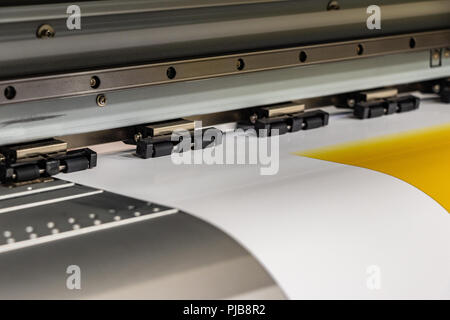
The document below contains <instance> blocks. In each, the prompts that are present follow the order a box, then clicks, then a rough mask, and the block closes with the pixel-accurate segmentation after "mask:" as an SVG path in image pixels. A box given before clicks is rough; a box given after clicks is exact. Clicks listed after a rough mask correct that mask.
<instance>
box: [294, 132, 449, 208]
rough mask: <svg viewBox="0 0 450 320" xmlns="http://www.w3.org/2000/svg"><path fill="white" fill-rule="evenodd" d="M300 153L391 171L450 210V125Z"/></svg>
mask: <svg viewBox="0 0 450 320" xmlns="http://www.w3.org/2000/svg"><path fill="white" fill-rule="evenodd" d="M296 154H297V155H300V156H306V157H310V158H315V159H320V160H327V161H333V162H338V163H342V164H348V165H353V166H358V167H362V168H367V169H372V170H376V171H379V172H383V173H386V174H389V175H391V176H394V177H397V178H399V179H401V180H403V181H405V182H407V183H409V184H411V185H413V186H415V187H417V188H419V189H420V190H422V191H423V192H425V193H426V194H428V195H429V196H430V197H432V198H433V199H434V200H436V201H437V202H439V203H440V204H441V205H442V206H443V207H444V208H445V209H446V210H447V211H450V125H446V126H440V127H433V128H431V129H430V128H429V129H425V130H420V131H414V132H408V133H404V134H399V135H390V136H384V137H380V138H375V139H369V140H363V141H358V142H353V143H348V144H342V145H337V146H332V147H325V148H321V149H316V150H310V151H306V152H298V153H296Z"/></svg>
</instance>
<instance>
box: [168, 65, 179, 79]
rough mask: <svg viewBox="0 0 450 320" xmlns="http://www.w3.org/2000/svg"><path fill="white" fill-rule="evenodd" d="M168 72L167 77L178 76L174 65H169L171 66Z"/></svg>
mask: <svg viewBox="0 0 450 320" xmlns="http://www.w3.org/2000/svg"><path fill="white" fill-rule="evenodd" d="M166 74H167V78H169V79H173V78H175V77H176V75H177V71H176V70H175V68H174V67H169V68H167V72H166Z"/></svg>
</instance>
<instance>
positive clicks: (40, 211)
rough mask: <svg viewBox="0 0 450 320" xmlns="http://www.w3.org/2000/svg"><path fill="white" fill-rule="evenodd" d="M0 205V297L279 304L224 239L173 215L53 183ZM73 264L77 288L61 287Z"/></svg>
mask: <svg viewBox="0 0 450 320" xmlns="http://www.w3.org/2000/svg"><path fill="white" fill-rule="evenodd" d="M0 197H1V198H0V199H1V200H0V211H1V213H0V226H1V234H0V237H1V240H0V287H1V290H0V298H2V299H11V298H21V299H24V298H25V299H28V298H38V299H72V298H95V299H97V298H105V299H119V298H120V299H150V298H153V299H161V298H166V299H174V298H185V299H186V298H203V299H205V298H214V297H215V298H230V297H234V296H239V295H246V294H248V293H249V292H251V293H252V295H253V297H255V296H256V297H258V296H259V297H261V298H283V297H284V294H283V293H282V292H281V290H280V289H279V288H278V287H277V285H275V283H274V282H273V280H272V279H271V277H270V276H269V275H268V274H267V272H266V271H265V270H264V269H263V268H262V267H261V266H260V265H259V263H258V262H256V260H255V259H254V258H253V257H252V256H251V255H249V254H248V252H247V251H245V250H244V249H243V248H242V247H241V246H240V245H238V244H237V243H236V242H235V241H234V240H232V239H231V238H229V237H228V236H226V235H225V234H224V233H223V232H221V231H219V230H218V229H216V228H214V227H212V226H210V225H208V224H207V223H205V222H202V221H200V220H198V219H196V218H193V217H192V216H190V215H187V214H185V213H181V212H179V211H178V210H177V209H173V208H169V207H167V206H161V205H158V204H154V203H149V202H147V201H141V200H137V199H133V198H129V197H125V196H121V195H118V194H113V193H110V192H106V191H103V190H100V189H93V188H89V187H85V186H81V185H76V184H73V183H70V182H65V181H62V180H55V181H53V182H47V183H42V184H34V185H33V186H32V187H31V186H24V187H18V188H15V189H9V188H6V187H1V188H0ZM21 203H22V204H25V205H26V207H23V206H22V207H21V205H20V204H21ZM73 265H76V266H78V267H79V268H80V270H81V272H82V279H83V280H82V282H81V290H69V289H68V287H67V286H66V281H67V277H68V274H67V273H66V270H67V268H68V267H69V266H73Z"/></svg>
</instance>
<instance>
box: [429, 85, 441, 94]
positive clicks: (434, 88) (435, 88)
mask: <svg viewBox="0 0 450 320" xmlns="http://www.w3.org/2000/svg"><path fill="white" fill-rule="evenodd" d="M431 90H433V92H434V93H439V92H440V91H441V85H440V84H439V83H436V84H435V85H433V87H432V88H431Z"/></svg>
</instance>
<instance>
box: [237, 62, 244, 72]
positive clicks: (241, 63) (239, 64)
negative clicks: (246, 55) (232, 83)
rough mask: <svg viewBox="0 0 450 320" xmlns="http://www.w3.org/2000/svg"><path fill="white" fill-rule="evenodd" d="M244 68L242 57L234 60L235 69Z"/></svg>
mask: <svg viewBox="0 0 450 320" xmlns="http://www.w3.org/2000/svg"><path fill="white" fill-rule="evenodd" d="M244 68H245V62H244V60H243V59H238V60H237V62H236V69H238V70H239V71H241V70H244Z"/></svg>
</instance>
